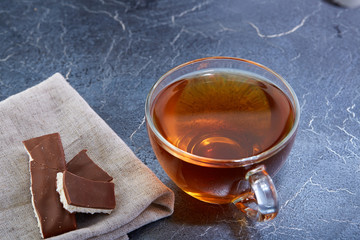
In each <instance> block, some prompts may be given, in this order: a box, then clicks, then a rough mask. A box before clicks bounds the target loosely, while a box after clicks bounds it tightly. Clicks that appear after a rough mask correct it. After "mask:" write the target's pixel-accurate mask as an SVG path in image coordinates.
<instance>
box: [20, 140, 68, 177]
mask: <svg viewBox="0 0 360 240" xmlns="http://www.w3.org/2000/svg"><path fill="white" fill-rule="evenodd" d="M23 143H24V145H25V148H26V149H27V151H28V153H29V154H30V156H31V158H32V159H34V160H35V161H36V162H38V163H40V164H43V165H45V166H47V167H49V168H55V169H58V170H59V171H64V170H65V168H66V162H65V155H64V149H63V146H62V143H61V139H60V135H59V133H53V134H48V135H44V136H41V137H37V138H35V139H29V140H26V141H23ZM35 144H36V145H35ZM34 145H35V146H34Z"/></svg>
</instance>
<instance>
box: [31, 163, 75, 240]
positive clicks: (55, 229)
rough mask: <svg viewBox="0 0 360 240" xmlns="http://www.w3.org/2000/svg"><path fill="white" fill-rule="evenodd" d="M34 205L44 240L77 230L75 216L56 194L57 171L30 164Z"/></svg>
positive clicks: (37, 164)
mask: <svg viewBox="0 0 360 240" xmlns="http://www.w3.org/2000/svg"><path fill="white" fill-rule="evenodd" d="M30 172H31V192H32V203H33V206H34V209H35V213H36V216H37V220H38V223H39V226H40V230H41V233H42V237H43V238H48V237H52V236H56V235H60V234H62V233H65V232H69V231H72V230H74V229H76V219H75V214H72V213H69V212H68V211H66V210H65V209H64V208H63V205H62V204H61V202H60V201H59V194H58V193H57V192H56V173H57V172H58V170H57V169H52V168H48V167H46V166H45V165H42V164H39V163H37V162H36V161H31V162H30Z"/></svg>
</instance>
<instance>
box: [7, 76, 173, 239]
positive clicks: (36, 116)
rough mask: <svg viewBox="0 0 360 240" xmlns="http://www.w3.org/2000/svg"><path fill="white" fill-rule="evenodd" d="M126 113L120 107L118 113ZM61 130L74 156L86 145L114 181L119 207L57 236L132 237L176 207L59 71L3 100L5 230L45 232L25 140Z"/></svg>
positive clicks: (20, 235) (27, 235) (19, 234)
mask: <svg viewBox="0 0 360 240" xmlns="http://www.w3.org/2000/svg"><path fill="white" fill-rule="evenodd" d="M116 114H121V113H116ZM53 132H59V133H60V136H61V138H62V142H63V146H64V150H65V158H66V161H69V160H70V159H71V158H72V157H73V156H75V155H76V154H77V153H78V152H80V151H81V150H82V149H88V152H87V153H88V155H89V156H90V157H91V158H92V159H93V160H94V162H96V163H97V164H98V165H99V166H100V167H101V168H103V169H104V170H105V171H107V172H108V173H109V174H110V175H111V176H112V177H113V178H114V180H113V181H114V183H115V194H116V203H117V206H116V209H115V210H114V211H113V212H112V213H111V214H110V215H107V214H94V215H86V214H83V215H79V216H77V217H78V229H77V230H75V231H72V232H68V233H65V234H62V235H60V236H58V237H54V239H89V238H91V239H127V233H129V232H130V231H132V230H134V229H137V228H139V227H141V226H143V225H145V224H147V223H150V222H153V221H156V220H158V219H160V218H164V217H166V216H169V215H170V214H172V212H173V206H174V194H173V192H172V191H171V190H170V189H168V188H167V187H166V186H165V185H163V184H162V183H161V182H160V180H159V179H158V178H157V177H156V176H155V175H154V174H153V173H152V172H151V170H150V169H149V168H147V167H146V166H145V165H144V164H143V163H142V162H141V161H140V160H139V159H137V157H136V156H135V155H134V154H133V152H132V151H131V150H130V149H129V148H128V146H127V145H126V144H125V143H124V142H123V141H122V140H121V139H120V138H119V137H118V136H117V135H116V134H115V132H113V131H112V130H111V128H110V127H109V126H108V125H107V124H106V123H105V122H104V121H103V120H102V119H101V118H100V117H99V116H98V115H97V114H96V113H95V112H94V111H93V110H92V109H91V107H90V106H89V105H88V104H87V103H86V102H85V101H84V99H83V98H82V97H81V96H80V95H79V94H78V93H77V92H76V91H75V90H74V89H73V88H72V87H71V86H70V85H69V84H68V83H67V82H66V80H65V79H64V77H63V76H61V75H60V74H59V73H57V74H55V75H53V76H52V77H50V78H49V79H47V80H45V81H44V82H42V83H40V84H38V85H36V86H34V87H32V88H29V89H27V90H25V91H23V92H21V93H19V94H16V95H14V96H11V97H9V98H8V99H5V100H4V101H2V102H0V190H1V194H0V234H1V235H0V238H2V239H39V238H40V233H39V228H38V226H37V221H36V218H35V215H34V211H33V208H32V205H31V195H30V190H29V187H30V174H29V163H28V161H29V160H28V156H27V153H26V151H25V149H24V147H23V144H22V141H23V140H26V139H29V138H32V137H37V136H40V135H44V134H48V133H53Z"/></svg>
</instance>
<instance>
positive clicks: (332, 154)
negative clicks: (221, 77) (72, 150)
mask: <svg viewBox="0 0 360 240" xmlns="http://www.w3.org/2000/svg"><path fill="white" fill-rule="evenodd" d="M0 39H1V44H0V100H3V99H5V98H7V97H8V96H11V95H13V94H15V93H18V92H20V91H22V90H25V89H26V88H28V87H31V86H33V85H35V84H37V83H39V82H41V81H42V80H44V79H46V78H47V77H49V76H51V75H52V74H53V73H55V72H60V73H62V74H63V75H64V76H66V77H67V78H68V81H69V83H70V84H71V85H72V86H73V87H74V88H75V89H76V90H77V91H78V92H79V93H80V94H81V95H82V96H83V98H84V99H85V100H86V101H87V102H88V103H89V104H90V106H91V107H92V108H93V109H94V110H95V111H96V112H97V113H98V114H99V115H100V116H101V117H102V118H103V119H104V120H105V121H106V122H107V123H108V124H109V125H110V127H111V128H112V129H114V131H115V132H116V133H117V134H118V135H119V136H120V137H121V138H122V139H123V140H124V141H125V142H126V143H127V144H128V145H129V146H130V148H131V149H132V150H133V151H134V152H135V154H136V155H137V156H138V157H139V158H140V159H141V160H142V161H143V162H144V163H145V164H146V165H147V166H148V167H149V168H150V169H151V170H152V171H153V172H154V173H155V174H156V175H157V176H158V177H159V178H160V179H161V180H162V181H163V182H164V183H165V184H166V185H167V186H169V187H170V188H171V189H173V190H174V192H175V194H176V202H175V212H174V214H173V216H171V217H169V218H167V219H163V220H160V221H158V222H155V223H152V224H149V225H147V226H145V227H143V228H141V229H138V230H136V231H135V232H133V233H131V234H130V238H131V239H360V214H359V213H360V200H359V194H360V190H359V189H360V188H359V185H360V150H359V147H360V111H359V110H360V9H345V8H341V7H339V6H336V5H332V4H330V3H329V2H328V1H314V0H303V1H298V0H262V1H260V0H243V1H235V0H233V1H230V0H225V1H215V0H209V1H195V0H184V1H164V0H159V1H157V0H148V1H146V0H138V1H121V0H99V1H85V0H81V1H65V0H63V1H54V0H53V1H29V0H18V1H10V0H5V1H1V2H0ZM217 55H223V56H232V57H241V58H246V59H250V60H253V61H256V62H259V63H261V64H264V65H266V66H268V67H270V68H271V69H273V70H274V71H276V72H278V73H279V74H280V75H282V76H283V77H284V78H285V79H286V80H287V81H288V82H289V83H290V84H291V85H292V87H293V88H294V90H295V92H296V93H297V95H298V98H299V101H300V105H301V114H302V115H301V121H300V126H299V132H298V136H297V140H296V142H295V145H294V148H293V150H292V152H291V155H290V157H289V159H288V161H287V162H286V163H285V165H284V167H283V168H282V170H281V171H280V172H279V173H278V175H277V176H276V177H275V179H274V182H275V184H276V186H277V189H278V192H279V196H280V203H281V210H280V214H279V215H278V217H277V219H276V220H274V221H272V222H270V223H253V222H250V221H248V220H247V219H246V218H244V216H243V215H241V214H236V213H234V212H233V208H232V207H231V206H216V205H209V204H205V203H201V202H199V201H197V200H195V199H192V198H191V197H189V196H187V195H186V194H184V193H182V192H181V191H180V190H179V189H178V188H177V187H176V186H175V185H174V184H173V183H172V182H171V181H170V180H169V178H168V177H167V176H166V174H165V173H164V172H163V170H162V169H161V168H160V166H159V164H158V162H157V160H156V158H155V156H154V154H153V152H152V150H151V147H150V143H149V140H148V137H147V132H146V128H145V125H144V103H145V98H146V95H147V93H148V91H149V90H150V88H151V86H152V85H153V84H154V82H155V81H156V80H157V79H158V78H159V77H160V76H161V75H162V74H163V73H165V72H166V71H168V70H170V69H171V68H173V67H175V66H176V65H178V64H181V63H183V62H186V61H189V60H193V59H196V58H201V57H208V56H217ZM0 137H1V136H0Z"/></svg>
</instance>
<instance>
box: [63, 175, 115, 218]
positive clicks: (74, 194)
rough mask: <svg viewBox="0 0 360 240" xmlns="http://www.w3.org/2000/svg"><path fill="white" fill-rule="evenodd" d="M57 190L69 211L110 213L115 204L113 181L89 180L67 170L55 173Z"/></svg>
mask: <svg viewBox="0 0 360 240" xmlns="http://www.w3.org/2000/svg"><path fill="white" fill-rule="evenodd" d="M57 191H58V192H59V194H60V199H61V202H62V203H63V206H64V208H66V209H67V210H68V211H70V212H84V213H95V212H104V213H110V212H111V210H112V209H114V208H115V206H116V202H115V191H114V183H112V182H104V181H93V180H89V179H86V178H83V177H80V176H77V175H75V174H73V173H70V172H69V171H64V172H63V173H58V174H57Z"/></svg>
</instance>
